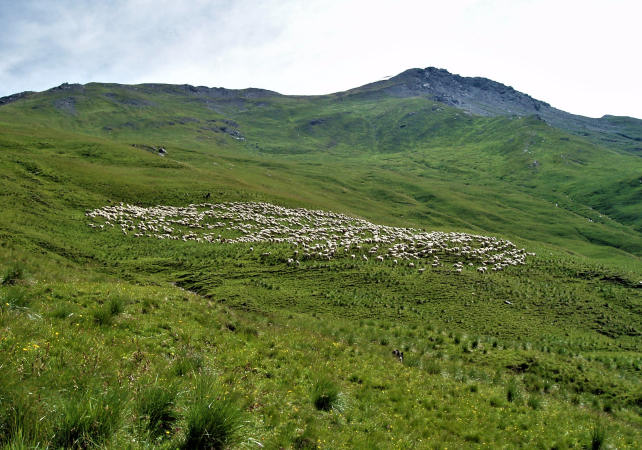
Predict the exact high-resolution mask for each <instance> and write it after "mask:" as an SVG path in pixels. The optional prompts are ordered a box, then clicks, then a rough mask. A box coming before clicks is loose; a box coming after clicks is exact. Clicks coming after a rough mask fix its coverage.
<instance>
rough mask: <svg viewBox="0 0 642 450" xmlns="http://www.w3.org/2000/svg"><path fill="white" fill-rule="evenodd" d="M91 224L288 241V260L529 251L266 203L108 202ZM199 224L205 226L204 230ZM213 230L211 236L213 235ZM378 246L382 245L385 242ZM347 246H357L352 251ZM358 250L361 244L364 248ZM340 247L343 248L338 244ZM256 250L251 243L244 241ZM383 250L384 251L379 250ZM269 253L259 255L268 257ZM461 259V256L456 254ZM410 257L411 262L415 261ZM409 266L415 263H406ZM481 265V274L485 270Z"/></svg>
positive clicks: (148, 232)
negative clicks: (147, 204)
mask: <svg viewBox="0 0 642 450" xmlns="http://www.w3.org/2000/svg"><path fill="white" fill-rule="evenodd" d="M85 215H86V216H87V217H88V218H89V219H90V220H89V223H88V225H89V226H90V227H91V228H92V229H100V230H104V229H105V227H106V226H107V227H108V226H111V227H114V226H119V227H120V228H121V230H123V234H129V232H130V231H131V232H133V233H132V235H133V236H135V237H137V238H138V237H155V238H157V239H172V240H179V239H180V240H183V241H195V242H201V243H213V244H234V243H251V244H254V243H271V244H279V243H289V244H290V245H292V246H293V247H295V248H297V249H296V250H294V253H293V257H292V258H291V259H292V260H297V261H298V259H299V250H298V249H301V253H302V255H303V258H304V259H310V258H317V259H326V260H330V259H333V258H339V257H341V256H342V255H346V256H348V255H349V257H350V258H352V259H356V258H357V255H358V254H361V255H362V259H363V260H364V261H367V260H368V257H367V256H366V255H365V254H363V253H367V254H370V255H373V256H374V257H376V258H377V260H378V261H382V260H383V261H385V258H391V260H392V261H393V264H395V265H397V264H398V263H399V261H400V260H406V261H408V260H411V261H418V260H421V259H424V258H428V257H430V256H432V257H433V258H434V261H433V263H432V266H433V267H438V266H439V265H441V262H440V260H439V255H444V254H445V255H448V254H456V255H460V261H457V262H456V263H455V264H453V267H454V269H455V271H457V272H459V270H458V269H462V268H463V266H464V264H465V262H467V264H468V266H469V267H472V266H473V265H474V264H475V263H476V264H479V263H480V262H481V263H482V264H483V267H486V266H487V265H488V266H489V267H491V268H492V270H494V271H499V270H502V269H504V268H505V267H508V266H517V265H523V264H526V258H527V257H528V256H535V254H534V253H532V252H526V251H525V250H524V249H518V248H517V247H516V246H515V244H513V243H512V242H510V241H508V240H501V239H497V238H495V237H489V236H480V235H472V234H467V233H444V232H426V231H425V230H419V229H413V228H398V227H388V226H382V225H375V224H372V223H370V222H367V221H365V220H363V219H358V218H354V217H349V216H346V215H343V214H337V213H332V212H326V211H313V210H307V209H303V208H297V209H289V208H284V207H280V206H277V205H272V204H270V203H265V202H230V203H220V204H212V203H201V204H190V205H188V206H186V207H175V206H161V205H159V206H155V207H149V208H144V207H140V206H135V205H130V204H124V203H120V204H112V205H111V206H106V207H103V208H97V209H94V210H91V211H86V212H85ZM223 229H225V230H228V231H233V232H234V236H235V237H230V238H223V237H222V233H221V234H219V233H216V234H213V233H211V232H212V231H214V230H219V231H223ZM204 230H209V231H207V232H205V231H204ZM214 236H216V238H214ZM382 247H383V248H382ZM350 249H354V250H356V252H355V253H350ZM362 249H363V250H362ZM341 250H343V251H341ZM249 251H250V252H253V251H254V247H249ZM380 252H381V253H380ZM268 254H269V252H266V253H263V254H262V256H268ZM461 259H463V260H465V261H461ZM466 260H467V261H466ZM413 264H414V263H413ZM409 266H410V267H414V265H412V266H411V265H410V263H409ZM478 271H479V272H480V273H483V272H485V271H486V269H485V268H484V269H482V270H479V268H478Z"/></svg>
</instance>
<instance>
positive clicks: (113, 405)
mask: <svg viewBox="0 0 642 450" xmlns="http://www.w3.org/2000/svg"><path fill="white" fill-rule="evenodd" d="M122 404H123V394H122V393H121V392H119V391H117V390H110V391H108V392H105V393H102V392H97V393H95V394H93V395H92V394H84V395H81V396H72V397H71V398H70V399H68V400H65V401H64V402H63V403H62V404H61V405H60V410H59V412H58V414H57V419H56V420H55V425H54V435H53V444H54V445H55V446H57V447H64V448H87V447H96V446H100V445H103V444H104V443H106V442H107V441H108V440H109V438H110V437H111V436H112V435H113V434H114V432H115V431H116V429H117V428H118V426H119V424H120V421H121V407H122Z"/></svg>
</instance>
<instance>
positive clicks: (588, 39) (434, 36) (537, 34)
mask: <svg viewBox="0 0 642 450" xmlns="http://www.w3.org/2000/svg"><path fill="white" fill-rule="evenodd" d="M641 13H642V7H641V6H638V3H637V2H634V1H624V0H613V1H610V2H597V1H592V0H584V1H575V0H567V1H564V2H560V1H551V0H542V1H537V2H536V1H531V0H512V1H508V0H462V1H452V2H443V1H426V0H424V1H421V0H407V1H385V2H384V1H379V0H370V1H365V0H352V1H349V0H345V1H339V0H326V1H322V0H306V1H305V2H303V1H293V0H283V1H276V0H265V1H259V0H255V1H250V0H236V1H233V0H210V1H205V0H191V1H189V2H181V1H168V0H156V1H152V0H129V1H125V0H112V1H94V0H75V1H73V0H61V1H56V2H53V1H52V2H49V1H47V2H45V1H35V0H23V1H19V2H16V1H13V0H0V96H1V95H8V94H11V93H15V92H19V91H24V90H44V89H48V88H50V87H52V86H56V85H58V84H60V83H62V82H79V83H87V82H90V81H103V82H116V83H127V84H134V83H142V82H164V83H177V84H184V83H188V84H193V85H205V86H223V87H228V88H245V87H260V88H265V89H272V90H275V91H278V92H281V93H285V94H323V93H329V92H336V91H340V90H345V89H349V88H352V87H356V86H359V85H362V84H365V83H368V82H372V81H376V80H377V79H380V78H382V77H384V76H389V75H395V74H397V73H399V72H401V71H403V70H405V69H408V68H411V67H427V66H436V67H442V68H446V69H448V70H449V71H451V72H453V73H459V74H461V75H466V76H484V77H488V78H491V79H494V80H496V81H499V82H503V83H505V84H509V85H512V86H513V87H515V88H516V89H518V90H521V91H523V92H526V93H528V94H530V95H532V96H534V97H536V98H538V99H541V100H544V101H547V102H549V103H551V104H552V105H553V106H556V107H558V108H561V109H564V110H567V111H570V112H574V113H578V114H583V115H588V116H594V117H595V116H601V115H603V114H607V113H610V114H618V115H631V116H635V117H642V102H640V99H642V87H641V86H640V83H639V79H640V75H642V63H641V62H640V58H638V57H637V54H638V52H639V49H638V46H639V31H638V23H637V22H638V20H639V17H641V16H642V14H641Z"/></svg>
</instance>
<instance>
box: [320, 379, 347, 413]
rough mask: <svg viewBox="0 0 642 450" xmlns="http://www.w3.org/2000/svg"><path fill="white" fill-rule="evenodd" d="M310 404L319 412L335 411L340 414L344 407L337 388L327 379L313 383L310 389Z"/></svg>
mask: <svg viewBox="0 0 642 450" xmlns="http://www.w3.org/2000/svg"><path fill="white" fill-rule="evenodd" d="M312 403H313V404H314V407H315V408H316V409H318V410H319V411H330V410H336V411H339V412H341V410H342V409H343V407H344V406H343V402H342V399H341V392H340V391H339V387H338V386H337V385H336V384H335V383H334V382H333V381H332V380H329V379H327V378H322V379H319V380H317V381H316V382H315V384H314V387H313V388H312Z"/></svg>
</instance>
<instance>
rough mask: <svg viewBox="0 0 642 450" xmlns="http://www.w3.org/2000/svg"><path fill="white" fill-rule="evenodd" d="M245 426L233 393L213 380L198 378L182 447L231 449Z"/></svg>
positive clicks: (241, 434) (238, 440)
mask: <svg viewBox="0 0 642 450" xmlns="http://www.w3.org/2000/svg"><path fill="white" fill-rule="evenodd" d="M244 425H245V423H244V420H243V414H242V413H241V411H240V409H239V406H238V405H237V404H236V402H235V401H234V398H233V396H232V395H230V393H228V392H224V391H223V390H222V389H221V388H220V387H219V386H217V385H216V383H215V382H213V381H212V380H208V379H201V380H199V381H198V382H197V385H196V389H195V394H194V399H193V400H192V402H191V404H190V407H189V409H188V411H187V418H186V427H187V429H186V432H185V441H184V443H183V446H182V448H185V449H192V448H194V449H224V448H230V447H232V446H235V445H237V444H239V443H240V442H241V441H242V440H243V438H244V436H243V429H244Z"/></svg>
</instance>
